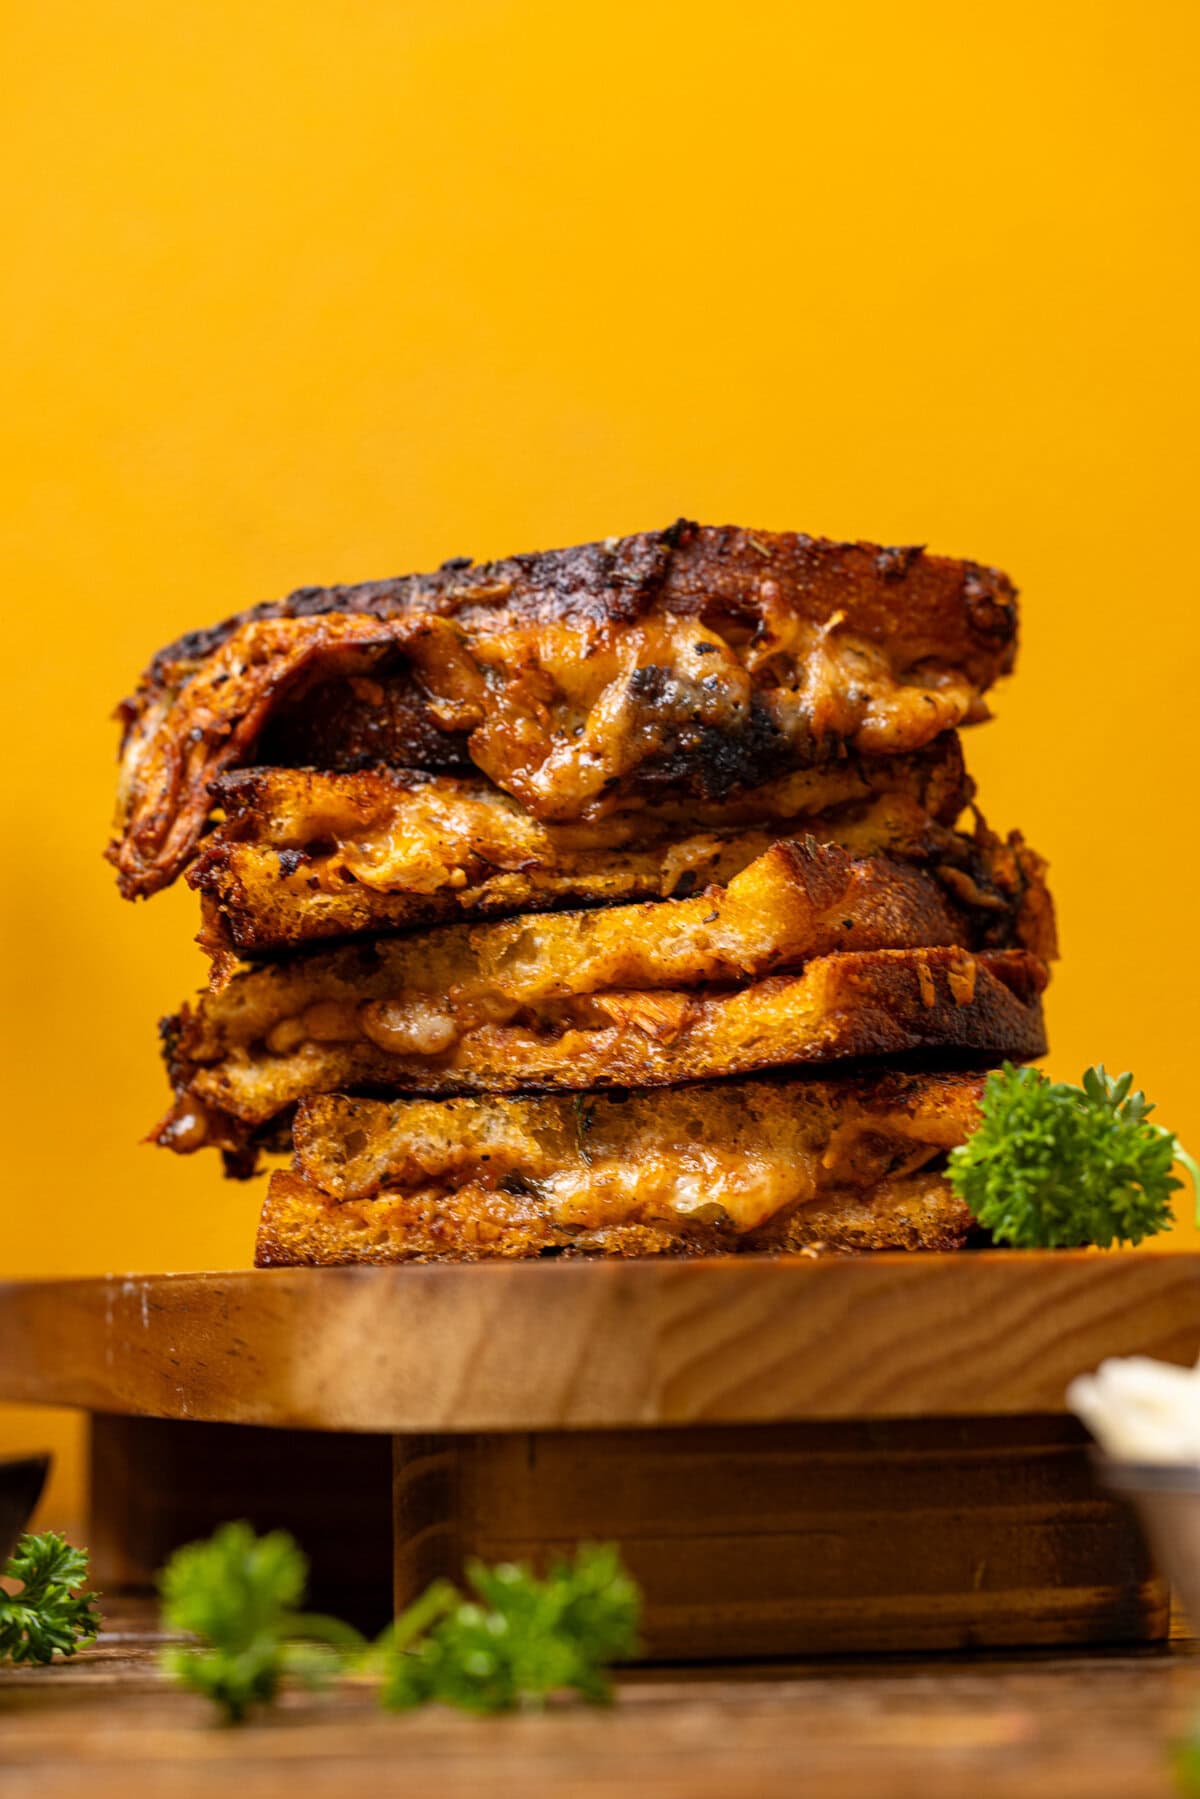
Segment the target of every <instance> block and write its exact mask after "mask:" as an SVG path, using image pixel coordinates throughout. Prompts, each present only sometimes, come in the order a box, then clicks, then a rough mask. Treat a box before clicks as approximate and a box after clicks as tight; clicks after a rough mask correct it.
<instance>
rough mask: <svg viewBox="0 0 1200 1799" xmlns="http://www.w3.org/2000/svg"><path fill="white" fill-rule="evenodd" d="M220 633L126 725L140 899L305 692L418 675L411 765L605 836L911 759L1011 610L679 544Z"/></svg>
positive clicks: (987, 671)
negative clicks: (694, 807) (673, 808)
mask: <svg viewBox="0 0 1200 1799" xmlns="http://www.w3.org/2000/svg"><path fill="white" fill-rule="evenodd" d="M231 626H232V628H231V629H230V630H229V631H226V630H225V629H224V628H218V629H217V631H215V632H213V633H199V634H197V635H196V636H194V637H192V638H190V639H185V640H182V641H181V643H179V644H177V645H174V646H172V647H171V649H170V650H169V651H166V652H163V654H162V655H161V656H160V657H159V658H157V659H156V661H155V663H154V664H153V665H152V668H151V670H150V671H149V672H148V675H147V677H146V679H145V680H144V682H143V685H142V687H141V688H140V689H139V691H138V693H137V694H136V695H135V696H134V698H133V699H132V700H130V701H129V702H127V703H126V705H125V707H124V708H123V717H124V721H125V726H126V735H125V743H124V748H123V772H122V783H121V798H120V815H119V818H118V827H117V835H116V839H115V841H114V844H113V846H112V849H111V855H112V858H113V860H114V861H115V862H116V863H117V866H118V870H119V878H120V883H121V887H122V891H123V892H125V893H126V894H127V895H128V896H131V897H132V896H136V895H138V894H147V893H151V892H154V891H156V890H157V889H158V888H159V887H162V886H164V885H166V884H168V883H169V882H170V881H171V880H173V879H174V878H175V876H176V875H177V874H178V873H179V872H180V870H181V869H182V867H183V866H184V865H185V864H186V862H187V861H188V860H189V858H190V856H191V855H192V853H193V852H194V850H195V847H196V844H197V842H198V840H199V837H200V834H201V832H202V831H203V829H204V826H205V823H206V820H207V818H208V815H209V810H210V801H209V796H208V787H209V783H210V782H211V781H212V780H213V778H214V777H215V776H217V775H219V774H220V773H221V772H222V771H223V770H225V769H229V768H234V767H238V766H241V765H244V764H246V763H247V762H250V761H253V760H254V759H255V755H256V746H257V744H258V742H259V739H260V738H261V736H262V734H263V732H264V731H265V730H266V728H267V726H268V724H270V723H271V721H272V720H273V719H274V718H275V717H276V715H277V714H278V712H279V709H280V708H281V707H282V706H283V705H284V704H285V702H286V703H294V702H296V701H297V700H298V699H300V698H301V697H302V696H303V694H304V693H305V691H306V690H311V688H312V687H313V686H314V685H315V684H317V683H324V682H329V681H342V682H344V681H345V680H346V679H350V680H366V681H367V682H368V683H370V682H371V681H372V680H375V679H376V678H378V677H380V676H386V675H388V671H389V670H391V669H393V668H395V667H397V666H401V667H403V668H405V669H409V670H411V671H412V672H413V674H414V676H415V680H413V681H410V682H409V684H408V689H407V696H408V697H407V698H406V701H405V706H404V707H403V708H401V711H402V713H403V716H404V717H405V718H411V720H412V721H414V722H413V726H412V730H411V732H410V733H409V734H408V736H407V737H404V740H403V741H402V742H399V743H397V744H395V745H394V753H395V754H396V755H397V759H399V760H403V761H404V762H406V763H409V764H414V765H416V764H422V763H423V764H424V765H425V766H430V765H431V764H432V765H433V766H437V767H442V768H445V767H447V766H451V767H453V766H461V762H462V754H463V751H464V750H465V752H466V754H467V755H469V757H470V759H471V761H472V762H474V763H475V764H476V765H477V766H478V767H479V768H480V769H482V770H483V772H484V773H485V774H486V775H488V776H489V778H490V779H492V780H493V781H494V782H496V783H497V784H498V785H499V786H501V787H502V788H504V789H505V790H506V791H507V792H510V793H512V794H513V795H514V796H516V797H517V798H518V799H520V800H521V801H522V803H523V804H524V805H525V806H526V807H527V808H528V810H529V811H530V812H531V813H532V814H533V815H534V816H535V817H537V818H540V819H542V820H554V819H558V820H569V819H581V818H595V817H599V816H603V815H604V814H605V813H607V812H610V811H612V810H615V809H618V808H620V807H621V806H622V805H625V804H627V803H630V801H632V800H636V799H637V798H639V797H641V796H644V795H645V794H647V793H656V792H684V793H691V794H693V795H695V796H697V797H699V798H702V799H706V800H707V799H720V798H722V797H724V796H725V795H727V794H729V793H731V792H735V791H737V790H739V789H743V788H750V787H753V786H756V785H758V784H759V783H761V782H762V781H763V780H766V779H770V778H772V777H773V776H774V775H776V774H777V773H779V772H781V771H783V770H785V769H787V768H790V767H796V766H812V765H814V764H819V763H820V762H822V761H824V760H827V759H829V758H830V757H831V756H836V755H837V754H838V753H840V751H841V749H842V748H843V747H844V746H853V747H855V748H857V749H858V750H859V751H860V752H862V753H864V754H867V755H891V754H897V753H903V752H905V751H909V750H915V749H919V748H921V747H922V746H923V745H925V744H927V743H929V742H931V741H932V740H933V739H934V738H935V737H936V736H937V735H938V733H939V732H941V731H943V730H947V729H952V728H953V727H954V726H956V725H957V724H959V723H962V722H964V721H966V720H969V719H971V718H974V717H978V716H981V715H982V695H983V693H984V692H985V691H986V689H987V688H988V687H989V686H990V685H991V683H992V682H993V681H994V680H995V679H996V678H997V676H998V675H1000V674H1002V673H1005V672H1006V671H1007V670H1008V669H1009V667H1010V666H1011V663H1012V655H1013V646H1014V642H1015V595H1014V592H1013V589H1012V587H1011V585H1010V584H1009V583H1008V582H1007V580H1006V579H1005V577H1004V576H1002V575H1001V574H999V572H998V571H996V570H989V569H982V568H980V567H978V566H977V565H974V564H970V563H959V562H951V561H949V560H947V559H944V558H939V557H932V556H926V555H925V554H924V553H923V552H921V551H919V550H905V551H888V550H880V549H877V548H875V547H873V546H870V545H844V544H831V543H827V542H824V541H823V540H814V539H810V538H805V537H800V536H796V535H792V534H783V535H770V534H764V533H747V532H741V531H735V530H732V529H725V530H706V529H702V528H701V527H698V526H691V525H686V524H681V525H679V526H676V527H673V528H672V530H671V531H669V532H664V533H660V534H647V535H646V536H644V537H642V538H634V539H626V540H624V542H622V543H617V544H606V545H592V546H585V547H584V548H583V549H580V550H576V551H567V552H555V553H552V554H550V555H547V556H542V557H527V558H516V559H513V560H512V561H510V562H508V563H503V564H494V565H491V566H490V567H487V568H481V569H462V568H455V569H452V570H449V571H442V572H441V573H439V574H438V575H437V576H432V577H413V578H411V579H409V580H406V581H402V582H395V583H375V584H372V585H371V586H369V587H366V588H362V589H337V590H330V591H329V592H328V593H326V594H320V593H313V592H309V593H307V594H305V595H303V596H298V597H297V596H293V599H292V600H291V601H289V602H282V603H281V604H280V605H278V606H275V607H269V608H264V609H260V610H259V612H258V613H257V614H254V615H247V616H246V617H244V618H243V619H241V620H237V621H231ZM389 678H390V677H389ZM402 735H403V733H402Z"/></svg>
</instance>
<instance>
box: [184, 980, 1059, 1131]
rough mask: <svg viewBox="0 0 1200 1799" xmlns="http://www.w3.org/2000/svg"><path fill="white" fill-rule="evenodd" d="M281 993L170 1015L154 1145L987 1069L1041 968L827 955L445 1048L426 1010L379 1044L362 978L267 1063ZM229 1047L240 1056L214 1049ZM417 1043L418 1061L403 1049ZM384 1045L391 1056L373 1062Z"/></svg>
mask: <svg viewBox="0 0 1200 1799" xmlns="http://www.w3.org/2000/svg"><path fill="white" fill-rule="evenodd" d="M268 975H269V976H270V977H272V978H271V980H270V982H269V983H267V982H265V981H264V978H263V977H264V976H268ZM294 978H295V976H294V972H293V971H292V970H288V969H283V970H279V971H275V970H271V971H266V970H261V971H256V972H255V973H254V974H253V975H251V976H248V977H247V979H246V982H245V984H243V985H240V986H239V985H238V984H237V983H235V984H233V985H231V987H230V988H229V989H227V990H226V992H225V993H223V994H220V995H217V996H208V997H203V998H201V1000H200V1002H199V1005H198V1007H197V1010H196V1011H195V1012H194V1013H185V1014H184V1016H183V1018H182V1020H181V1021H180V1023H179V1025H178V1026H177V1028H176V1029H175V1030H174V1032H173V1033H172V1034H171V1040H170V1042H169V1050H170V1057H171V1072H172V1078H173V1082H174V1084H175V1087H176V1093H177V1104H176V1107H175V1110H174V1111H173V1113H172V1114H171V1116H170V1118H169V1119H168V1120H167V1121H166V1122H165V1123H164V1125H163V1126H162V1127H161V1128H160V1131H159V1140H160V1141H162V1142H166V1143H169V1144H172V1145H173V1146H176V1147H182V1148H188V1149H191V1148H195V1147H198V1145H199V1144H200V1143H201V1142H203V1141H205V1139H206V1138H207V1140H208V1141H210V1142H215V1143H218V1144H220V1145H222V1146H229V1147H236V1146H237V1145H238V1144H240V1143H242V1142H244V1141H245V1139H246V1136H247V1133H248V1131H253V1130H254V1129H256V1128H258V1127H261V1126H263V1125H266V1124H268V1123H269V1121H270V1120H271V1119H273V1118H275V1117H276V1116H277V1115H278V1114H280V1113H281V1112H283V1111H285V1110H286V1108H288V1107H289V1106H291V1105H293V1104H294V1103H295V1102H296V1101H297V1100H300V1099H303V1098H307V1097H308V1096H310V1095H312V1094H316V1093H322V1092H333V1091H340V1090H346V1089H351V1090H354V1089H357V1090H360V1091H361V1090H374V1091H379V1092H392V1093H396V1092H401V1093H403V1092H408V1093H426V1094H431V1095H438V1094H453V1093H480V1092H493V1093H510V1092H517V1091H520V1090H522V1089H526V1090H535V1091H536V1090H555V1089H557V1090H564V1089H565V1090H569V1091H577V1090H582V1089H588V1088H600V1087H644V1086H645V1087H654V1086H673V1085H677V1084H680V1083H682V1082H686V1081H696V1080H711V1079H714V1078H717V1077H720V1076H724V1075H733V1074H746V1073H753V1072H754V1071H755V1070H758V1069H765V1068H780V1067H787V1066H791V1065H796V1066H804V1067H810V1068H811V1067H820V1066H822V1065H826V1064H832V1063H838V1062H845V1061H853V1060H858V1059H861V1058H868V1057H869V1058H874V1057H879V1056H896V1055H903V1054H910V1053H912V1052H932V1051H936V1052H938V1053H939V1054H940V1055H941V1056H942V1057H943V1058H946V1057H954V1056H960V1057H963V1056H965V1057H967V1058H969V1059H972V1060H975V1061H980V1062H984V1063H987V1062H997V1061H999V1060H1001V1059H1002V1058H1003V1057H1005V1056H1009V1057H1012V1058H1013V1059H1015V1060H1026V1059H1029V1058H1031V1057H1034V1056H1038V1055H1041V1054H1043V1053H1044V1050H1045V1036H1044V1030H1043V1024H1042V1013H1041V1001H1040V994H1041V990H1042V987H1043V985H1044V983H1045V978H1046V971H1045V966H1044V964H1042V963H1041V962H1039V961H1038V960H1037V959H1036V958H1035V957H1032V956H1030V955H1028V954H1027V953H1026V952H1024V951H1007V952H998V953H990V952H989V953H985V954H982V955H979V956H972V955H970V954H968V953H967V952H965V951H963V950H961V949H956V948H951V949H916V950H878V951H874V952H867V953H851V954H839V955H831V956H825V957H821V958H818V959H817V960H814V961H812V962H810V963H809V964H808V965H807V967H806V968H805V970H804V972H803V973H802V974H799V975H794V976H792V975H774V976H770V977H768V978H766V979H763V980H758V981H754V982H752V983H751V984H749V985H747V986H744V987H741V988H739V989H737V990H734V991H727V990H723V989H719V988H718V989H712V988H702V989H700V990H698V991H689V990H686V989H684V990H680V989H671V990H664V991H650V992H646V991H631V990H623V991H617V992H604V993H597V994H592V995H587V996H584V997H582V998H577V997H570V998H567V999H565V1000H555V1001H550V1002H546V1003H545V1004H540V1005H537V1006H533V1007H523V1008H522V1009H521V1010H520V1011H519V1012H518V1013H517V1014H516V1016H515V1018H511V1017H510V1018H509V1019H508V1020H507V1021H506V1022H504V1023H501V1024H496V1023H491V1022H489V1021H488V1020H487V1019H486V1017H485V1018H482V1019H481V1020H480V1021H479V1022H478V1023H477V1024H475V1025H474V1026H473V1027H472V1028H469V1029H463V1030H461V1032H460V1033H459V1034H458V1035H455V1027H454V1026H453V1023H452V1021H446V1020H445V1018H444V1015H440V1014H438V1013H436V1012H435V1009H434V1008H432V1007H430V1008H429V1009H428V1010H427V1012H426V1013H425V1014H423V1015H422V1014H418V1013H417V1012H415V1010H411V1009H410V1012H409V1013H408V1015H407V1016H406V1017H405V1018H402V1019H400V1020H399V1021H398V1023H397V1028H396V1030H395V1031H394V1032H392V1033H391V1036H390V1039H389V1032H390V1031H391V1024H390V1021H389V1015H388V1013H387V1011H386V1002H380V1001H379V1000H377V999H375V998H372V997H370V996H369V982H370V979H371V977H370V975H369V974H365V975H364V978H363V980H362V981H361V982H359V983H356V984H354V985H353V986H352V988H351V990H350V993H349V994H348V997H347V1001H346V1003H345V1004H344V1005H339V1004H338V1002H337V1001H321V1002H316V1004H317V1005H320V1006H321V1007H322V1008H324V1007H325V1006H326V1005H329V1006H330V1007H331V1009H330V1010H328V1011H326V1010H324V1009H322V1010H321V1011H319V1012H315V1015H314V1016H311V1017H308V1018H307V1019H305V1020H304V1021H302V1023H301V1025H300V1027H299V1037H297V1031H296V1029H295V1028H292V1027H289V1028H288V1029H286V1030H281V1031H279V1032H277V1033H276V1032H275V1026H274V1024H273V1023H272V1024H271V1025H268V1026H267V1027H266V1028H267V1031H268V1032H270V1033H271V1034H272V1040H273V1041H274V1043H275V1045H276V1048H275V1051H274V1052H272V1051H271V1050H270V1049H268V1048H267V1047H265V1045H264V1043H263V1036H262V1033H263V1029H264V1024H265V1022H266V1018H267V1016H268V1015H269V1014H268V1012H266V1011H260V1010H259V996H261V995H262V994H263V993H271V992H274V991H275V990H276V989H278V988H279V987H280V986H281V985H282V984H284V983H286V982H288V981H290V980H292V979H294ZM231 995H232V998H231V997H230V996H231ZM364 996H365V1005H364ZM289 1003H290V997H289ZM359 1007H363V1011H362V1012H361V1013H360V1011H359V1010H358V1008H359ZM288 1016H289V1017H292V1016H294V1014H291V1013H289V1014H288ZM218 1017H219V1018H220V1020H221V1024H220V1028H219V1029H216V1028H214V1027H215V1021H216V1020H217V1018H218ZM314 1032H321V1033H323V1036H322V1037H321V1038H318V1037H316V1036H314V1034H313V1033H314ZM367 1032H370V1033H371V1035H369V1036H368V1035H367V1034H366V1033H367ZM235 1033H240V1036H241V1041H239V1042H237V1043H233V1044H231V1034H235ZM422 1038H423V1039H424V1051H423V1053H422V1052H417V1051H414V1049H413V1047H412V1046H413V1044H414V1043H415V1042H418V1041H421V1039H422ZM389 1040H390V1041H391V1042H392V1043H393V1045H394V1047H393V1048H392V1049H390V1050H387V1049H383V1048H381V1047H380V1043H381V1042H387V1041H389Z"/></svg>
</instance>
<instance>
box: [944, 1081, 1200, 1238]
mask: <svg viewBox="0 0 1200 1799" xmlns="http://www.w3.org/2000/svg"><path fill="white" fill-rule="evenodd" d="M1132 1089H1133V1076H1132V1075H1131V1074H1123V1075H1120V1076H1119V1077H1116V1078H1114V1077H1113V1076H1112V1075H1110V1074H1107V1073H1106V1072H1105V1070H1104V1068H1103V1067H1097V1068H1089V1069H1088V1071H1087V1073H1086V1074H1085V1075H1084V1077H1083V1082H1082V1085H1081V1086H1078V1087H1073V1086H1070V1085H1069V1084H1068V1083H1066V1082H1063V1081H1052V1080H1050V1079H1048V1078H1047V1076H1045V1075H1044V1074H1040V1073H1039V1072H1038V1070H1037V1069H1035V1068H1014V1067H1013V1065H1012V1063H1011V1062H1006V1063H1005V1064H1004V1066H1003V1068H1001V1069H999V1070H997V1071H995V1072H994V1073H992V1074H989V1075H988V1078H987V1080H986V1082H985V1083H984V1089H983V1102H982V1106H981V1119H980V1124H979V1128H978V1130H976V1131H975V1132H974V1133H973V1135H972V1136H970V1137H969V1138H968V1139H967V1141H966V1142H965V1143H964V1144H962V1145H960V1147H959V1148H957V1149H955V1150H952V1151H951V1154H950V1158H949V1176H950V1184H951V1186H952V1187H953V1188H954V1190H955V1192H956V1193H957V1194H958V1195H959V1197H960V1198H961V1199H962V1200H963V1201H964V1202H965V1203H966V1205H967V1206H968V1207H969V1208H970V1210H971V1212H972V1213H973V1214H974V1216H975V1217H976V1218H977V1219H978V1221H979V1223H980V1224H982V1225H983V1226H985V1228H986V1229H987V1230H989V1231H990V1232H991V1234H992V1236H993V1237H994V1238H995V1240H996V1241H997V1242H998V1243H1011V1244H1014V1245H1015V1246H1016V1247H1018V1248H1020V1249H1069V1248H1076V1247H1079V1246H1081V1245H1083V1244H1087V1243H1096V1244H1099V1245H1100V1246H1101V1248H1104V1249H1108V1248H1109V1247H1110V1246H1111V1245H1112V1244H1113V1243H1140V1242H1141V1241H1142V1239H1143V1238H1144V1237H1151V1236H1154V1235H1155V1234H1156V1233H1157V1232H1159V1231H1163V1230H1167V1229H1168V1228H1169V1227H1170V1225H1171V1224H1172V1222H1173V1216H1172V1209H1171V1197H1172V1194H1173V1193H1174V1192H1175V1191H1176V1190H1177V1189H1178V1188H1179V1187H1181V1186H1182V1184H1183V1183H1182V1182H1181V1181H1180V1180H1179V1179H1178V1178H1177V1177H1176V1176H1175V1175H1174V1174H1173V1173H1172V1169H1173V1167H1174V1165H1175V1164H1176V1163H1177V1162H1178V1163H1179V1164H1180V1165H1181V1166H1182V1167H1184V1168H1186V1169H1187V1171H1188V1173H1189V1174H1190V1175H1191V1177H1192V1181H1193V1185H1194V1186H1195V1188H1196V1190H1197V1198H1198V1203H1200V1169H1198V1168H1197V1165H1196V1163H1195V1162H1194V1161H1193V1159H1192V1157H1191V1156H1189V1155H1188V1154H1187V1152H1186V1151H1185V1150H1184V1149H1183V1148H1182V1146H1181V1145H1180V1143H1179V1142H1178V1140H1177V1139H1176V1137H1175V1135H1174V1133H1173V1132H1171V1131H1168V1130H1167V1129H1166V1128H1165V1127H1164V1126H1163V1125H1160V1124H1152V1123H1151V1122H1150V1116H1149V1115H1150V1113H1151V1112H1152V1111H1153V1109H1154V1108H1153V1107H1152V1106H1151V1105H1149V1104H1148V1103H1147V1100H1146V1096H1145V1094H1144V1093H1140V1092H1138V1093H1135V1092H1133V1091H1132ZM1198 1222H1200V1218H1198Z"/></svg>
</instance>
